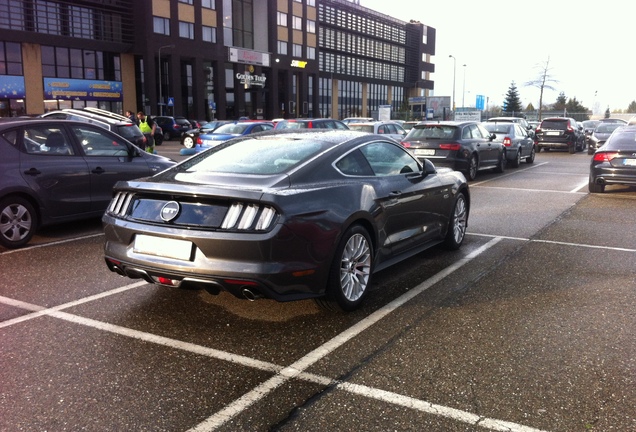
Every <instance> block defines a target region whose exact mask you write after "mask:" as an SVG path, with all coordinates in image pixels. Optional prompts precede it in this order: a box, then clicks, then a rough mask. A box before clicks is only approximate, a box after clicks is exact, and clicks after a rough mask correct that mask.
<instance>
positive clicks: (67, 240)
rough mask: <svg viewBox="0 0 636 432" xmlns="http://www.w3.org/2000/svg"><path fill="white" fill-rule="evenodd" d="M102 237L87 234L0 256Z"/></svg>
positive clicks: (8, 251) (28, 247)
mask: <svg viewBox="0 0 636 432" xmlns="http://www.w3.org/2000/svg"><path fill="white" fill-rule="evenodd" d="M103 235H104V233H98V234H89V235H85V236H80V237H73V238H68V239H64V240H57V241H54V242H50V243H42V244H36V245H32V246H27V247H23V248H20V249H11V250H6V251H4V252H0V255H9V254H12V253H18V252H26V251H30V250H32V249H38V248H43V247H49V246H56V245H60V244H64V243H69V242H74V241H77V240H84V239H89V238H93V237H99V236H103Z"/></svg>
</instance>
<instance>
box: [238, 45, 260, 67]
mask: <svg viewBox="0 0 636 432" xmlns="http://www.w3.org/2000/svg"><path fill="white" fill-rule="evenodd" d="M269 57H270V56H269V53H264V52H259V51H250V50H246V49H242V48H234V47H231V48H229V59H230V61H231V62H233V63H245V64H251V65H257V66H265V67H269V64H270V63H269Z"/></svg>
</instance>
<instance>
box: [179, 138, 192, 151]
mask: <svg viewBox="0 0 636 432" xmlns="http://www.w3.org/2000/svg"><path fill="white" fill-rule="evenodd" d="M181 144H183V146H184V147H185V148H187V149H191V148H193V147H194V138H192V137H191V136H189V135H186V136H184V137H183V138H181Z"/></svg>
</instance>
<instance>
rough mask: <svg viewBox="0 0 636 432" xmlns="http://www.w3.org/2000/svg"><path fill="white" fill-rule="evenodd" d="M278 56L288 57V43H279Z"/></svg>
mask: <svg viewBox="0 0 636 432" xmlns="http://www.w3.org/2000/svg"><path fill="white" fill-rule="evenodd" d="M278 54H280V55H287V42H283V41H278Z"/></svg>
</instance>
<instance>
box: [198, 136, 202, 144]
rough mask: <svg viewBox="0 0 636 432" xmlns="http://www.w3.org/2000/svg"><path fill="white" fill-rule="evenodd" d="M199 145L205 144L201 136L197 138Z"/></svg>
mask: <svg viewBox="0 0 636 432" xmlns="http://www.w3.org/2000/svg"><path fill="white" fill-rule="evenodd" d="M197 144H199V145H201V144H203V140H202V139H201V137H200V136H198V137H197Z"/></svg>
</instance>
